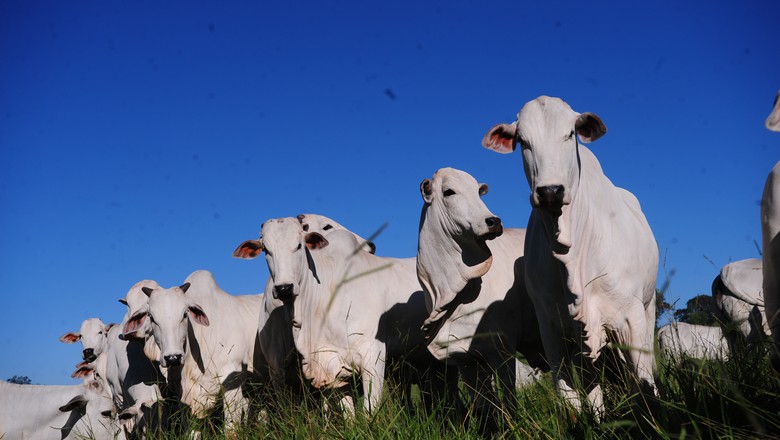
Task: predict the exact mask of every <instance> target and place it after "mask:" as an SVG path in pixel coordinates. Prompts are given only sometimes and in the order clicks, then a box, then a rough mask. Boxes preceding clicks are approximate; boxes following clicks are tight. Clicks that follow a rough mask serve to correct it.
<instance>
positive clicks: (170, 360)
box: [165, 354, 181, 367]
mask: <svg viewBox="0 0 780 440" xmlns="http://www.w3.org/2000/svg"><path fill="white" fill-rule="evenodd" d="M165 363H166V364H167V366H169V367H175V366H177V365H181V355H180V354H169V355H166V356H165Z"/></svg>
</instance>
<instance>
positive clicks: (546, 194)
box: [536, 185, 563, 208]
mask: <svg viewBox="0 0 780 440" xmlns="http://www.w3.org/2000/svg"><path fill="white" fill-rule="evenodd" d="M536 196H537V198H538V199H539V206H540V207H542V208H560V207H561V206H563V186H562V185H550V186H540V187H538V188H536Z"/></svg>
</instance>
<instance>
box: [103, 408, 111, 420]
mask: <svg viewBox="0 0 780 440" xmlns="http://www.w3.org/2000/svg"><path fill="white" fill-rule="evenodd" d="M100 415H101V416H103V417H109V418H110V417H111V410H108V411H102V412H101V413H100Z"/></svg>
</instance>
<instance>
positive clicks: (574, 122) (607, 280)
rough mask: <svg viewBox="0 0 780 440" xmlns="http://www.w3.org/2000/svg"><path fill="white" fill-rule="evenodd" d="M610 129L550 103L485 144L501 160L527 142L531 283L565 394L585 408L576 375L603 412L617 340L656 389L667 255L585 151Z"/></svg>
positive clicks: (639, 377) (528, 110)
mask: <svg viewBox="0 0 780 440" xmlns="http://www.w3.org/2000/svg"><path fill="white" fill-rule="evenodd" d="M606 131H607V128H606V126H605V125H604V123H603V122H602V120H601V119H600V118H599V117H598V116H596V115H595V114H593V113H582V114H579V113H577V112H575V111H573V110H572V109H571V107H569V105H568V104H566V103H565V102H564V101H563V100H561V99H559V98H551V97H547V96H541V97H539V98H537V99H534V100H533V101H531V102H529V103H527V104H525V106H523V108H522V109H521V110H520V113H518V115H517V120H516V121H515V122H514V123H512V124H499V125H496V126H494V127H493V128H491V129H490V130H489V131H488V133H487V134H486V135H485V136H484V138H483V140H482V145H483V146H484V147H486V148H489V149H491V150H493V151H497V152H499V153H510V152H512V151H514V149H515V147H516V145H517V144H518V143H519V144H520V147H521V150H522V157H523V166H524V169H525V175H526V178H527V180H528V184H529V186H530V189H531V196H530V200H531V206H532V208H533V209H532V212H531V216H530V219H529V220H528V231H527V234H526V240H525V261H526V263H525V274H526V286H527V288H528V293H529V295H530V297H531V300H532V301H533V303H534V306H535V308H536V313H537V316H538V319H539V328H540V331H541V334H542V340H543V342H544V350H545V353H546V356H547V359H548V361H549V362H550V367H551V368H552V370H553V372H554V377H555V382H556V386H557V389H558V390H559V392H561V393H562V394H563V395H564V396H565V397H566V398H567V400H569V401H570V402H571V403H572V404H573V405H574V406H575V407H576V408H580V407H581V400H580V396H579V393H578V392H577V391H576V390H575V389H574V383H575V382H577V380H575V379H574V377H573V375H575V374H577V375H578V376H580V377H579V379H580V380H579V381H578V382H579V383H580V384H583V385H584V387H585V390H586V391H587V393H588V400H589V402H590V404H591V406H592V407H593V408H594V409H595V410H596V411H597V413H601V412H602V411H603V395H602V392H601V386H600V383H599V380H600V379H599V373H598V371H596V368H595V365H594V362H595V361H596V359H597V358H598V357H599V355H600V354H601V353H602V351H603V349H604V347H605V346H606V345H607V343H608V342H610V341H612V342H614V343H616V345H617V346H618V347H624V348H625V349H624V351H625V352H626V353H625V354H626V355H627V360H628V361H629V362H630V365H631V366H632V368H633V372H634V373H635V379H636V381H637V385H639V386H640V387H642V388H643V389H645V390H646V391H650V390H652V392H655V383H654V380H653V374H654V370H655V356H654V351H653V347H654V344H653V340H654V327H655V282H656V276H657V271H658V248H657V246H656V243H655V239H654V237H653V233H652V231H651V230H650V226H649V225H648V223H647V220H646V219H645V216H644V214H643V213H642V210H641V208H640V205H639V202H638V201H637V199H636V197H634V195H633V194H631V193H630V192H628V191H626V190H624V189H622V188H618V187H616V186H614V185H613V184H612V182H611V181H610V180H609V179H608V178H607V177H606V176H605V175H604V172H603V171H602V169H601V165H600V164H599V162H598V160H597V159H596V156H595V155H594V154H593V153H592V152H591V151H590V150H589V149H588V148H586V147H585V146H584V145H582V144H581V142H591V141H595V140H597V139H599V138H600V137H601V136H603V135H604V134H605V133H606ZM578 138H579V140H578ZM576 366H582V373H579V372H575V371H574V370H579V368H578V367H576Z"/></svg>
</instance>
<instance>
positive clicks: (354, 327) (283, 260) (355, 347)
mask: <svg viewBox="0 0 780 440" xmlns="http://www.w3.org/2000/svg"><path fill="white" fill-rule="evenodd" d="M261 232H262V249H263V250H265V251H266V261H267V263H268V267H269V272H270V273H271V278H272V283H273V284H274V288H273V289H272V291H275V292H277V293H278V292H279V285H284V284H292V288H291V289H290V291H289V292H288V294H287V295H285V300H286V301H288V302H289V304H290V307H292V309H293V313H292V315H293V338H294V342H295V346H296V348H297V349H298V351H299V352H300V353H301V356H302V370H303V374H304V376H305V377H306V379H307V380H309V381H310V382H311V383H312V385H313V386H315V387H317V388H322V389H325V390H328V391H334V392H337V393H341V392H342V391H343V388H344V387H345V386H346V385H348V384H349V378H350V377H351V375H352V374H353V373H355V374H358V375H360V377H361V379H362V381H363V388H364V392H365V393H366V394H367V408H368V410H369V411H372V410H374V409H376V407H377V404H378V402H379V399H380V397H381V394H382V391H383V388H384V380H385V374H386V366H387V364H388V363H391V362H392V361H394V360H402V361H404V362H408V363H409V364H410V365H413V366H416V365H420V364H422V365H424V367H423V368H427V367H430V364H431V362H433V359H432V357H431V356H430V354H429V353H428V352H427V350H425V344H424V340H423V338H422V333H421V332H420V330H419V328H420V326H421V325H422V322H423V320H424V319H425V317H426V315H427V313H426V309H425V305H424V299H423V297H422V296H423V295H422V292H421V291H420V288H419V285H418V283H417V278H416V275H415V261H414V259H395V258H383V257H377V256H375V255H372V254H370V253H367V252H364V251H361V250H360V242H358V241H357V239H356V237H355V235H354V234H352V233H351V232H349V231H345V230H336V231H332V232H330V233H328V235H327V237H328V238H327V239H325V238H324V237H323V236H322V235H321V234H319V233H316V232H309V233H305V232H304V231H303V229H302V226H301V224H300V223H299V222H298V221H296V220H295V219H292V218H285V219H274V220H269V221H267V222H265V223H264V224H263V228H262V231H261ZM309 247H311V248H313V250H309ZM342 403H343V404H345V405H346V406H347V409H348V410H349V409H351V408H350V407H349V405H350V402H349V401H342Z"/></svg>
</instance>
